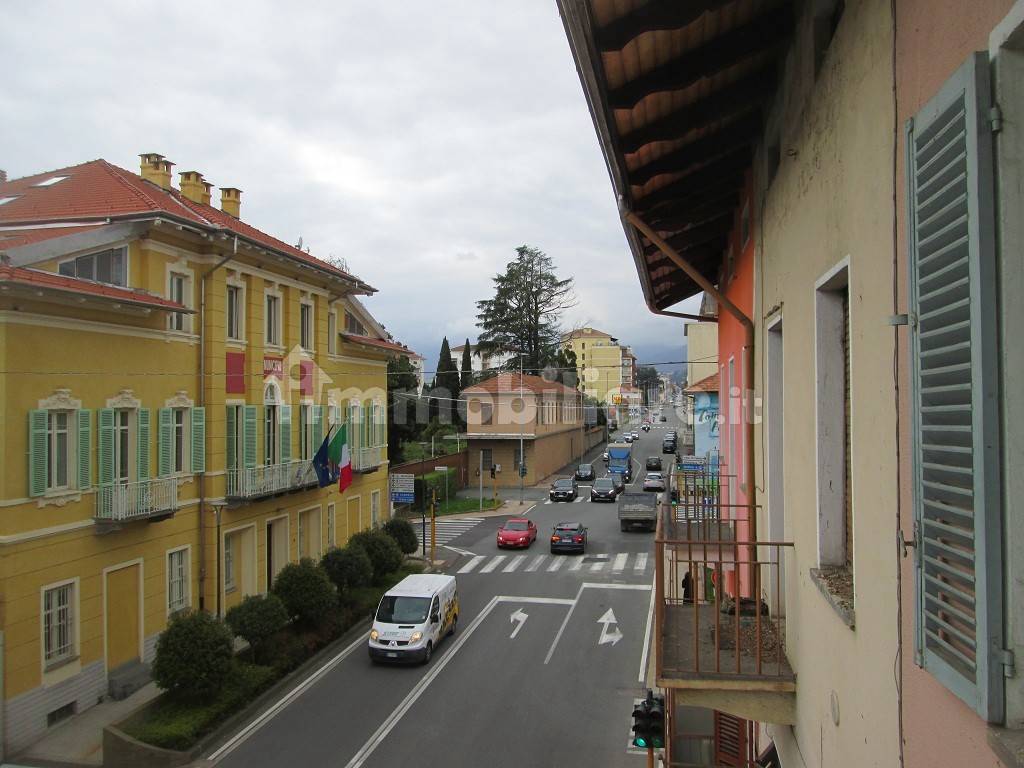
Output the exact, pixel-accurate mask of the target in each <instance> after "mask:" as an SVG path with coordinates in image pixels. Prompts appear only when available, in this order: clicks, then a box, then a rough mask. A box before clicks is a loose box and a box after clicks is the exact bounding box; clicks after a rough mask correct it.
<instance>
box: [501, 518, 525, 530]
mask: <svg viewBox="0 0 1024 768" xmlns="http://www.w3.org/2000/svg"><path fill="white" fill-rule="evenodd" d="M526 529H527V525H526V523H525V521H523V520H511V521H509V522H507V523H505V530H506V531H525V530H526Z"/></svg>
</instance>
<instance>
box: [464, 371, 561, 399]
mask: <svg viewBox="0 0 1024 768" xmlns="http://www.w3.org/2000/svg"><path fill="white" fill-rule="evenodd" d="M519 386H520V377H519V374H518V373H502V374H499V375H497V376H495V377H493V378H490V379H487V380H486V381H481V382H480V383H479V384H474V385H473V386H472V387H466V388H465V389H464V390H462V391H463V392H464V393H466V392H468V393H470V394H475V393H478V392H479V393H484V392H488V393H490V394H497V393H499V392H510V393H515V392H518V391H519ZM522 388H523V389H528V390H530V391H531V392H533V393H534V394H551V393H555V394H560V395H573V396H576V395H578V394H579V393H578V392H577V391H576V390H575V389H572V388H571V387H567V386H565V385H564V384H562V383H561V382H557V381H548V380H547V379H545V378H543V377H541V376H533V375H531V374H526V375H524V376H523V377H522Z"/></svg>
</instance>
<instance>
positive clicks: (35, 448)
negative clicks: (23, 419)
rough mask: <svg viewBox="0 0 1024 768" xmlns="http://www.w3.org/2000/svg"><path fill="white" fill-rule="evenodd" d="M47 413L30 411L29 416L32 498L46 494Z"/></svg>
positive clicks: (29, 478) (29, 480)
mask: <svg viewBox="0 0 1024 768" xmlns="http://www.w3.org/2000/svg"><path fill="white" fill-rule="evenodd" d="M47 416H48V412H47V411H30V412H29V414H28V445H29V460H28V487H29V495H30V496H42V495H43V494H44V493H46V485H47V482H48V466H47V461H46V442H47V440H46V437H47V435H46V432H47V429H46V427H47V425H46V421H47Z"/></svg>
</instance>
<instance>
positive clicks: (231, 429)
mask: <svg viewBox="0 0 1024 768" xmlns="http://www.w3.org/2000/svg"><path fill="white" fill-rule="evenodd" d="M236 418H237V412H236V411H235V406H233V405H229V406H228V407H227V409H226V410H225V412H224V462H225V466H226V467H227V469H237V467H238V446H237V445H235V437H236V436H237V434H238V424H237V423H236Z"/></svg>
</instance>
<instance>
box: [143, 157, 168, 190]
mask: <svg viewBox="0 0 1024 768" xmlns="http://www.w3.org/2000/svg"><path fill="white" fill-rule="evenodd" d="M139 157H141V158H142V178H144V179H145V180H146V181H151V182H153V183H154V184H156V185H157V186H158V187H160V189H170V188H171V167H172V166H173V165H174V163H172V162H171V161H170V160H168V159H166V158H165V157H164V156H163V155H158V154H157V153H156V152H146V153H145V154H142V155H139Z"/></svg>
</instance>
